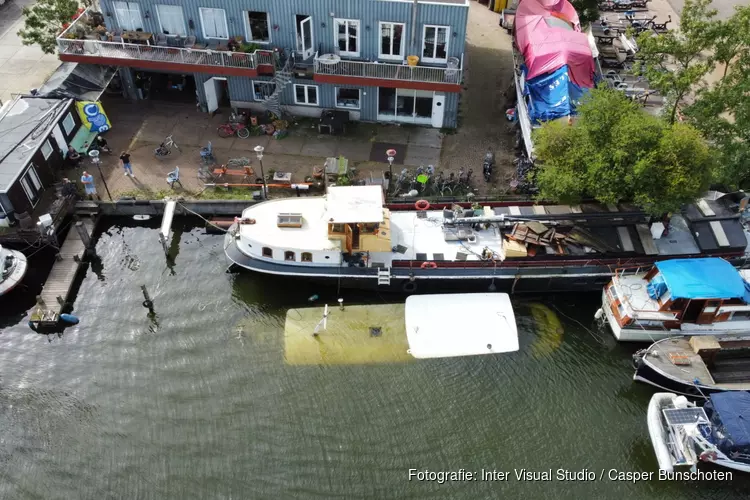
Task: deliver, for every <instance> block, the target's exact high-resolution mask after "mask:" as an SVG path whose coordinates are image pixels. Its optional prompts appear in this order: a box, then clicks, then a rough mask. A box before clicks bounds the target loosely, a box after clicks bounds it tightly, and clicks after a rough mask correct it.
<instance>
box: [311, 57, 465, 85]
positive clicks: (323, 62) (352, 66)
mask: <svg viewBox="0 0 750 500" xmlns="http://www.w3.org/2000/svg"><path fill="white" fill-rule="evenodd" d="M455 66H456V67H452V68H450V67H449V68H435V67H430V66H408V65H405V64H388V63H379V62H369V61H347V60H340V61H337V62H332V61H331V60H330V59H327V58H326V59H321V58H319V57H316V58H315V73H316V74H320V75H334V76H349V77H354V78H372V79H376V80H400V81H410V82H424V83H449V84H456V85H458V84H460V83H461V78H462V76H463V75H462V73H463V69H462V67H461V66H462V65H461V64H456V65H455Z"/></svg>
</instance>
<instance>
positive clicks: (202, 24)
mask: <svg viewBox="0 0 750 500" xmlns="http://www.w3.org/2000/svg"><path fill="white" fill-rule="evenodd" d="M209 10H220V11H221V14H222V16H223V17H224V33H226V36H225V37H220V36H208V35H207V34H206V23H205V22H204V21H203V12H205V11H209ZM198 16H199V17H200V18H201V33H202V34H203V38H208V39H210V40H229V26H227V11H226V10H224V9H217V8H214V7H200V8H199V9H198Z"/></svg>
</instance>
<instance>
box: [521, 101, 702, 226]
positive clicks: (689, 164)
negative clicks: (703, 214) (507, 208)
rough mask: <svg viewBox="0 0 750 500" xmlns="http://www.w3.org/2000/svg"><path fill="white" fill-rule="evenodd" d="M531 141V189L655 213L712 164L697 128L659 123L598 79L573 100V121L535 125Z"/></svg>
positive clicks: (676, 203)
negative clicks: (628, 204)
mask: <svg viewBox="0 0 750 500" xmlns="http://www.w3.org/2000/svg"><path fill="white" fill-rule="evenodd" d="M534 146H535V147H534V149H535V153H536V156H537V158H538V160H539V163H540V166H539V168H538V171H537V173H536V176H535V180H536V182H537V185H538V186H539V189H540V193H539V197H540V198H542V199H545V200H550V201H555V202H561V203H575V202H578V201H580V200H581V199H582V198H585V197H593V198H595V199H597V200H598V201H600V202H602V203H617V202H620V201H632V202H635V203H637V204H638V205H640V206H641V207H642V208H643V209H644V210H646V211H648V212H649V213H652V214H654V215H659V214H662V213H664V212H668V211H673V210H677V209H679V207H680V206H681V205H683V204H684V203H687V202H690V201H692V200H694V199H696V198H697V197H698V196H700V195H701V194H702V193H703V192H704V191H705V190H706V189H707V188H708V185H709V182H710V180H711V175H712V172H713V162H712V154H713V153H712V151H711V150H710V149H709V147H708V145H707V144H706V142H705V140H704V139H703V138H702V136H701V135H700V132H699V131H698V130H696V129H695V128H693V127H692V126H691V125H688V124H682V123H677V124H669V123H666V122H665V121H664V120H661V119H659V118H658V117H655V116H652V115H649V114H648V113H646V112H644V111H643V109H641V108H640V107H639V106H638V105H637V104H635V103H634V102H632V101H631V100H630V99H628V98H627V97H626V96H625V95H624V94H623V93H622V92H619V91H616V90H610V89H607V88H604V87H602V88H597V89H594V90H593V91H592V92H591V93H590V94H589V96H588V97H586V98H585V99H584V101H583V102H582V103H581V104H580V105H579V107H578V119H577V121H576V122H575V123H574V124H573V125H567V124H564V123H561V122H559V121H555V122H548V123H545V124H544V125H542V126H541V127H540V128H539V129H538V130H537V131H535V136H534Z"/></svg>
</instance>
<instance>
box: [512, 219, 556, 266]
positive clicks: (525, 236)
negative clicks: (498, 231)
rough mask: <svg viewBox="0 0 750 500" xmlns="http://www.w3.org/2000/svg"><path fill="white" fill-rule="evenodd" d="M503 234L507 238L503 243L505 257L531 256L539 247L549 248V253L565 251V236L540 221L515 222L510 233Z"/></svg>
mask: <svg viewBox="0 0 750 500" xmlns="http://www.w3.org/2000/svg"><path fill="white" fill-rule="evenodd" d="M505 236H506V238H507V239H508V241H507V242H506V243H505V255H506V257H526V256H527V255H528V256H531V257H533V256H534V255H536V253H537V250H538V249H539V248H540V247H547V248H550V249H551V250H552V252H550V253H556V254H560V255H562V254H564V253H566V252H565V247H564V246H563V242H564V240H565V238H566V236H565V235H564V234H562V233H558V232H556V231H555V228H548V227H547V226H545V225H544V224H542V223H541V222H537V221H529V222H516V223H515V224H514V225H513V229H512V230H511V232H510V234H506V235H505Z"/></svg>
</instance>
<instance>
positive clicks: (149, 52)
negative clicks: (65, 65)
mask: <svg viewBox="0 0 750 500" xmlns="http://www.w3.org/2000/svg"><path fill="white" fill-rule="evenodd" d="M96 14H98V13H97V12H93V11H91V8H89V9H87V10H86V11H85V12H83V13H82V14H81V16H80V17H78V18H77V19H76V20H75V21H74V22H73V23H72V24H71V25H70V26H68V27H67V28H66V29H65V30H64V31H63V32H62V33H60V35H59V36H58V37H57V47H58V52H59V56H60V60H61V61H67V62H77V63H84V64H105V65H110V66H128V67H134V68H142V69H153V70H165V71H177V72H183V73H211V74H217V75H229V76H247V77H254V76H258V69H259V67H264V68H261V69H266V70H267V71H269V72H271V73H272V72H273V67H274V65H275V56H274V53H273V52H272V51H268V50H256V51H255V52H252V53H245V52H232V51H229V50H226V49H224V50H222V48H221V47H215V48H207V47H205V46H199V45H196V44H195V38H194V37H187V38H185V39H172V44H173V45H171V46H170V45H168V44H166V43H167V42H166V41H165V42H164V43H163V44H162V43H159V42H158V41H157V42H156V43H154V42H153V35H152V36H149V35H151V34H149V33H141V32H139V33H140V35H142V36H143V37H144V38H145V41H144V42H142V43H136V42H133V41H125V37H124V36H122V35H115V36H110V37H108V38H107V39H106V40H102V39H101V38H102V37H101V36H100V35H99V34H97V33H96V32H95V31H94V29H93V27H92V26H91V24H92V21H91V20H92V19H93V18H94V17H93V16H95V15H96ZM99 15H100V14H99ZM115 40H117V41H115ZM186 44H190V45H191V46H189V47H188V46H186Z"/></svg>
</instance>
